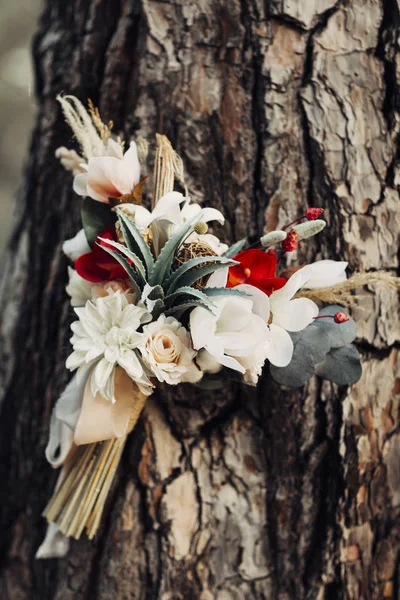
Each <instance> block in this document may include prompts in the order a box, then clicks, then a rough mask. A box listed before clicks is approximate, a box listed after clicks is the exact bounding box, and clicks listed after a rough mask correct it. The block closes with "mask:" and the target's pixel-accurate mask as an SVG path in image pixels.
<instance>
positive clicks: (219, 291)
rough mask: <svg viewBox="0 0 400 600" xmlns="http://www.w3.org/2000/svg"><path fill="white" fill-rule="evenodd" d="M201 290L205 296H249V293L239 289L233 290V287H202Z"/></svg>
mask: <svg viewBox="0 0 400 600" xmlns="http://www.w3.org/2000/svg"><path fill="white" fill-rule="evenodd" d="M203 292H204V293H205V294H206V296H211V297H213V296H239V297H241V298H249V297H250V294H246V292H242V291H241V290H235V288H221V287H219V288H204V289H203Z"/></svg>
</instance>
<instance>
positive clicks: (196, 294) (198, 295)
mask: <svg viewBox="0 0 400 600" xmlns="http://www.w3.org/2000/svg"><path fill="white" fill-rule="evenodd" d="M180 296H186V297H189V298H195V299H199V300H201V301H202V302H203V303H204V304H205V305H206V306H208V307H210V308H216V306H215V304H214V303H213V302H212V301H211V300H210V299H209V298H208V297H207V296H206V294H204V293H203V292H202V291H201V290H196V288H192V287H181V288H179V290H177V291H176V292H173V293H172V294H169V295H168V296H166V297H165V299H164V301H165V304H166V305H171V304H173V303H174V302H175V300H177V298H179V297H180Z"/></svg>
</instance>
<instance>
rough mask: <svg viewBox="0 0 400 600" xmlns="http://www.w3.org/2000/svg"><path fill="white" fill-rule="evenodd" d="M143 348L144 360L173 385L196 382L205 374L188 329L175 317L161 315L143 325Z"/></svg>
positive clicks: (162, 378)
mask: <svg viewBox="0 0 400 600" xmlns="http://www.w3.org/2000/svg"><path fill="white" fill-rule="evenodd" d="M143 334H144V336H145V338H144V343H143V345H141V347H140V350H141V353H142V357H143V360H144V362H145V364H146V365H147V366H148V368H149V369H150V370H151V371H152V372H153V373H154V375H155V376H156V377H157V379H158V380H159V381H161V382H162V381H165V382H166V383H168V384H170V385H176V384H177V383H181V382H188V383H195V382H196V381H199V380H200V379H201V378H202V376H203V373H202V372H201V371H200V369H198V367H197V366H196V364H195V362H194V360H193V359H194V357H195V356H196V352H195V350H193V347H192V343H191V340H190V335H189V332H188V331H187V329H185V327H183V325H181V323H180V322H179V321H177V320H176V319H174V317H166V316H165V315H160V316H159V317H158V319H157V321H154V322H153V323H150V324H149V325H146V326H145V327H143Z"/></svg>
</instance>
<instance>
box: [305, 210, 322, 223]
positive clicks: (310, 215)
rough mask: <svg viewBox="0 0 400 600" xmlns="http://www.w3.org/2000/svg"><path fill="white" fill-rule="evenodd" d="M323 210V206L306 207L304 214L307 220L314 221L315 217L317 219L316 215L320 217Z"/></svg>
mask: <svg viewBox="0 0 400 600" xmlns="http://www.w3.org/2000/svg"><path fill="white" fill-rule="evenodd" d="M323 212H324V209H323V208H307V210H306V212H305V213H304V216H305V218H306V219H308V220H309V221H314V220H315V219H318V217H320V216H321V215H322V213H323Z"/></svg>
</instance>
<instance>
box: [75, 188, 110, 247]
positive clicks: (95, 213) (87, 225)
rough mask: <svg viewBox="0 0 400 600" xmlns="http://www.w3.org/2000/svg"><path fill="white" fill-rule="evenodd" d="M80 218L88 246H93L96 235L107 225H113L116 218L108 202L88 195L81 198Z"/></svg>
mask: <svg viewBox="0 0 400 600" xmlns="http://www.w3.org/2000/svg"><path fill="white" fill-rule="evenodd" d="M81 218H82V227H83V230H84V232H85V235H86V239H87V241H88V244H89V246H93V244H94V242H95V240H96V238H97V236H98V235H100V234H101V233H103V231H104V230H105V229H107V227H115V222H116V220H117V219H116V216H115V214H114V213H113V212H112V210H111V207H110V205H109V204H104V202H98V201H97V200H93V199H92V198H88V197H86V198H84V199H83V203H82V209H81Z"/></svg>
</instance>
